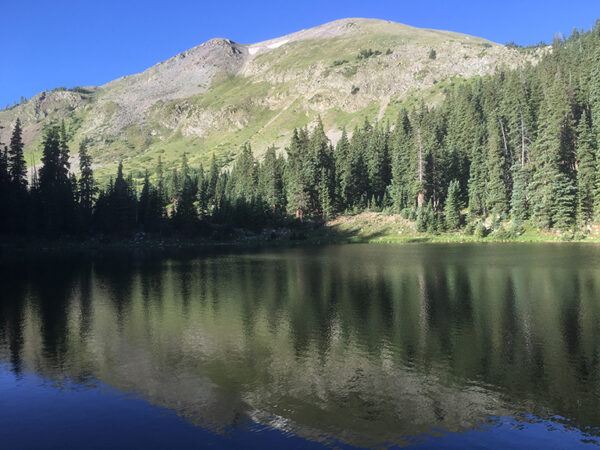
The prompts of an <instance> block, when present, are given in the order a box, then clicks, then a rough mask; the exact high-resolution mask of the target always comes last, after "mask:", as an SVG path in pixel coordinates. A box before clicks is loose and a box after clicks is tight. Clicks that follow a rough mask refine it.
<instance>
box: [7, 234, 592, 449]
mask: <svg viewBox="0 0 600 450" xmlns="http://www.w3.org/2000/svg"><path fill="white" fill-rule="evenodd" d="M0 277H1V278H0V281H1V283H0V289H1V290H0V298H1V302H0V448H7V449H21V448H56V449H65V448H111V449H115V448H117V449H118V448H146V449H147V448H158V449H171V448H204V447H210V448H224V447H231V448H233V447H235V448H284V447H286V448H321V447H337V448H340V447H342V448H343V447H370V448H382V447H394V446H401V447H405V446H409V448H412V447H414V448H419V449H421V448H452V449H462V448H490V449H492V448H528V449H531V448H543V449H547V448H550V449H552V448H556V449H563V448H579V447H582V448H588V447H590V448H595V447H598V446H599V445H600V247H598V246H593V245H590V244H587V245H550V244H545V245H514V246H513V245H507V244H503V245H456V246H454V245H416V244H415V245H407V246H382V245H349V246H333V247H326V248H318V249H316V248H310V249H291V250H290V249H287V250H271V251H259V252H244V253H238V254H232V253H229V254H220V255H219V254H216V255H214V254H213V255H202V256H197V257H193V258H190V257H178V258H172V259H156V258H141V257H138V258H136V257H123V256H113V257H105V258H100V259H94V260H89V259H81V260H73V259H71V260H64V259H63V260H61V259H57V260H48V259H46V260H44V261H39V262H37V263H32V262H29V263H27V264H26V263H13V264H4V265H2V266H0Z"/></svg>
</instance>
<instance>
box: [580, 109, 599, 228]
mask: <svg viewBox="0 0 600 450" xmlns="http://www.w3.org/2000/svg"><path fill="white" fill-rule="evenodd" d="M576 152H577V219H578V222H579V225H580V226H582V227H587V226H589V224H590V223H591V222H592V220H593V218H594V193H595V190H596V189H595V188H596V183H597V177H596V164H597V163H596V150H595V148H594V139H593V137H592V129H591V126H590V121H589V119H588V115H587V112H584V114H583V115H582V116H581V118H580V119H579V124H578V126H577V146H576Z"/></svg>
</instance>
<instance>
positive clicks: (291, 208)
mask: <svg viewBox="0 0 600 450" xmlns="http://www.w3.org/2000/svg"><path fill="white" fill-rule="evenodd" d="M287 154H288V162H287V166H286V170H285V182H286V187H287V188H286V194H287V207H288V212H289V214H291V215H294V216H295V217H296V218H297V219H303V217H304V214H305V213H307V212H308V209H309V205H310V198H309V193H308V186H307V183H308V180H307V179H306V178H305V177H304V170H305V166H306V165H307V164H308V157H309V155H308V139H307V137H306V133H305V132H303V131H302V130H298V129H294V131H293V133H292V138H291V141H290V145H289V147H288V148H287Z"/></svg>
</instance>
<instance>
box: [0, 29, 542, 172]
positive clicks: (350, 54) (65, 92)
mask: <svg viewBox="0 0 600 450" xmlns="http://www.w3.org/2000/svg"><path fill="white" fill-rule="evenodd" d="M535 57H536V56H535V54H524V53H523V52H521V51H519V50H517V49H514V48H507V47H505V46H502V45H499V44H496V43H493V42H490V41H487V40H484V39H480V38H476V37H472V36H468V35H464V34H459V33H453V32H447V31H437V30H428V29H419V28H414V27H410V26H406V25H402V24H398V23H394V22H390V21H385V20H375V19H342V20H337V21H334V22H330V23H327V24H324V25H321V26H318V27H315V28H311V29H307V30H302V31H299V32H296V33H293V34H290V35H287V36H283V37H280V38H276V39H271V40H268V41H265V42H260V43H256V44H249V45H246V44H239V43H236V42H233V41H231V40H229V39H211V40H209V41H207V42H205V43H203V44H201V45H199V46H197V47H194V48H192V49H190V50H187V51H185V52H183V53H180V54H178V55H176V56H174V57H172V58H170V59H168V60H166V61H164V62H161V63H159V64H156V65H155V66H153V67H150V68H149V69H147V70H145V71H144V72H141V73H139V74H135V75H131V76H126V77H123V78H119V79H117V80H114V81H112V82H110V83H107V84H105V85H103V86H99V87H85V88H81V87H79V88H74V89H55V90H52V91H48V92H42V93H41V94H38V95H36V96H34V97H33V98H31V99H29V100H27V101H25V102H22V103H21V104H19V105H16V106H14V107H12V108H9V109H7V110H3V111H0V141H1V142H7V140H8V136H9V133H10V130H11V128H12V125H13V123H14V121H15V119H16V118H17V117H20V118H21V121H22V122H23V126H24V138H25V142H26V145H27V150H28V151H30V152H31V151H35V150H36V149H37V148H38V145H39V142H40V140H41V133H42V130H43V128H44V126H45V125H46V124H47V123H49V122H51V121H61V120H64V121H65V123H66V124H67V126H68V128H69V129H70V130H71V131H72V135H73V138H72V145H73V146H76V145H77V144H78V142H79V141H80V140H81V139H83V138H84V137H87V138H90V139H91V142H92V143H91V152H92V155H93V156H94V159H95V161H96V163H97V165H98V166H99V167H100V168H101V170H103V169H104V170H106V169H111V170H112V167H113V166H114V164H115V163H116V161H117V160H119V159H123V160H124V161H125V162H126V164H127V165H128V167H129V168H130V170H132V171H133V172H134V173H135V172H136V171H140V172H141V171H142V170H143V168H144V167H145V166H147V165H150V164H155V163H156V160H157V159H158V157H159V156H161V157H162V159H163V161H164V162H165V163H166V165H169V164H171V163H173V162H174V161H177V160H179V158H180V157H181V155H182V154H183V153H188V155H189V158H190V161H191V162H201V161H205V160H206V159H207V158H208V157H210V155H211V154H213V153H214V154H216V155H217V156H218V157H220V158H222V159H223V160H225V161H227V160H230V159H231V158H232V157H233V156H234V155H235V153H236V152H237V150H238V148H239V146H240V145H241V144H242V143H244V142H246V141H248V142H250V143H251V144H252V146H253V148H254V149H255V151H257V153H261V152H262V151H264V149H265V148H267V147H268V146H270V145H275V146H277V147H279V148H282V146H283V145H284V143H285V142H286V141H287V140H288V139H289V135H290V133H291V131H292V129H293V128H294V127H298V126H303V125H306V124H309V123H310V122H312V121H313V120H314V119H315V118H316V117H317V116H321V118H322V120H323V123H324V124H325V127H326V129H327V130H328V133H329V134H330V137H332V138H334V139H335V137H336V135H337V134H336V133H338V130H339V129H340V128H341V127H344V126H346V127H352V126H354V125H355V124H357V123H359V122H361V121H362V120H363V118H364V117H369V118H379V119H384V118H386V119H393V118H394V116H395V114H396V112H397V110H398V108H399V105H400V103H401V102H403V101H405V100H406V99H407V98H409V97H411V96H413V95H414V94H418V95H419V96H421V97H423V98H424V99H425V100H426V101H427V102H430V103H433V102H435V101H436V99H438V98H440V97H441V96H442V95H443V88H444V86H446V85H447V84H448V83H450V82H451V80H452V79H453V78H456V77H472V76H477V75H485V74H489V73H493V72H494V71H495V70H496V69H498V68H499V67H516V66H519V65H523V64H526V63H528V62H530V61H532V60H534V59H535Z"/></svg>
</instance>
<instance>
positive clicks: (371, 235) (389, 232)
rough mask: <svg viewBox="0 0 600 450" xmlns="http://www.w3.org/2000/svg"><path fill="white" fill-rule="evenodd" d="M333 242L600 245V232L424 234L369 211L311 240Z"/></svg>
mask: <svg viewBox="0 0 600 450" xmlns="http://www.w3.org/2000/svg"><path fill="white" fill-rule="evenodd" d="M319 233H320V234H321V237H320V239H321V240H323V241H332V242H355V243H380V244H403V243H418V242H431V243H436V242H437V243H472V242H538V243H542V242H591V243H600V233H598V232H592V233H590V234H573V233H559V232H551V231H542V230H539V229H536V228H534V227H528V226H525V227H524V228H523V231H522V232H520V233H518V234H516V233H515V234H510V233H506V232H497V233H494V232H492V233H489V234H488V235H487V236H476V235H474V234H468V233H466V232H464V231H459V232H443V233H426V232H425V233H423V232H418V231H416V227H415V223H414V222H411V221H409V220H406V219H404V218H402V217H401V216H399V215H387V214H382V213H375V212H365V213H361V214H357V215H352V216H341V217H338V218H336V219H334V220H331V221H329V222H327V224H326V226H325V227H323V228H322V229H320V230H319V231H317V232H316V233H315V236H312V237H311V239H319V238H318V234H319Z"/></svg>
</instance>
